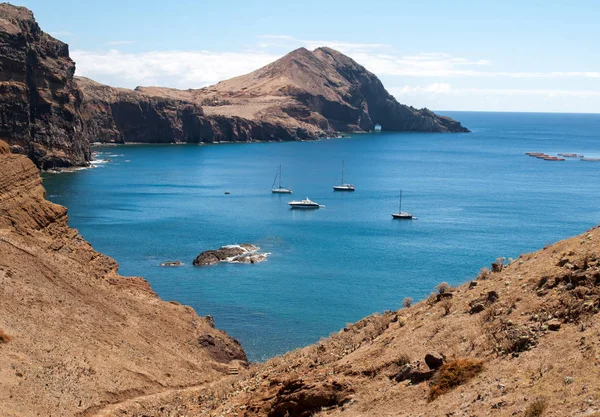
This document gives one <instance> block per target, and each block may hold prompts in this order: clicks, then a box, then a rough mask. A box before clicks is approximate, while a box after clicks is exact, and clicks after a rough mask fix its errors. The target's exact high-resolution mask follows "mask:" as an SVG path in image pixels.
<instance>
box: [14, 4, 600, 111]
mask: <svg viewBox="0 0 600 417" xmlns="http://www.w3.org/2000/svg"><path fill="white" fill-rule="evenodd" d="M13 3H14V4H18V5H22V6H26V7H28V8H29V9H31V10H33V12H34V14H35V16H36V19H37V21H38V23H39V24H40V26H41V27H42V29H43V30H44V31H46V32H48V33H50V34H51V35H53V36H54V37H56V38H58V39H60V40H62V41H64V42H66V43H68V44H69V47H70V51H71V56H72V58H73V59H74V60H75V62H76V64H77V74H78V75H82V76H86V77H90V78H93V79H95V80H96V81H99V82H102V83H105V84H110V85H113V86H118V87H127V88H134V87H136V86H138V85H144V86H149V85H154V86H164V87H174V88H183V89H187V88H199V87H203V86H206V85H210V84H214V83H216V82H218V81H220V80H223V79H227V78H230V77H233V76H236V75H241V74H244V73H247V72H250V71H252V70H255V69H257V68H259V67H261V66H263V65H265V64H267V63H269V62H272V61H274V60H275V59H277V58H279V57H280V56H282V55H284V54H286V53H287V52H289V51H291V50H293V49H295V48H298V47H301V46H304V47H307V48H309V49H314V48H317V47H319V46H329V47H332V48H334V49H337V50H339V51H340V52H343V53H345V54H347V55H349V56H350V57H352V58H354V59H355V60H356V61H357V62H358V63H360V64H361V65H363V66H365V67H366V68H367V69H368V70H370V71H371V72H373V73H375V74H376V75H377V76H379V78H380V79H381V80H382V82H383V83H384V85H385V87H386V88H387V90H388V91H389V92H390V93H391V94H393V95H394V96H395V97H396V99H398V101H400V102H401V103H405V104H410V105H413V106H415V107H419V108H421V107H428V108H430V109H434V110H473V111H528V112H577V113H600V53H598V51H599V49H600V43H599V40H600V24H598V16H600V0H577V1H574V0H571V1H562V0H560V1H559V0H545V1H533V0H520V1H513V0H504V1H499V0H497V1H493V0H490V1H461V0H454V1H441V0H428V1H416V0H412V1H403V0H389V1H388V0H371V1H364V0H363V1H353V0H347V1H324V0H320V1H315V0H302V1H300V2H285V1H264V0H254V1H247V0H246V1H238V0H220V1H214V0H213V1H201V0H195V1H193V0H171V1H165V0H162V1H154V0H103V1H87V0H86V1H83V0H23V1H22V2H19V1H14V2H13Z"/></svg>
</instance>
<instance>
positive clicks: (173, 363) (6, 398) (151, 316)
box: [0, 141, 246, 417]
mask: <svg viewBox="0 0 600 417" xmlns="http://www.w3.org/2000/svg"><path fill="white" fill-rule="evenodd" d="M44 195H45V191H44V189H43V187H42V185H41V179H40V176H39V173H38V170H37V168H36V167H35V165H34V164H33V163H32V162H31V160H29V159H28V158H27V157H25V156H23V155H14V154H11V153H9V150H8V145H7V144H6V143H4V142H2V141H0V415H1V416H3V417H9V416H36V415H40V416H75V415H77V416H86V415H92V414H93V413H95V412H96V411H97V410H99V409H100V408H102V407H104V406H105V405H107V404H109V403H114V402H119V401H123V400H126V399H128V398H131V397H135V396H139V395H144V394H150V393H153V392H158V391H164V390H166V389H169V388H177V387H185V386H195V385H200V384H203V383H205V382H209V381H213V380H215V379H219V378H221V377H222V376H223V375H226V374H228V373H229V367H231V366H235V367H237V366H238V363H240V362H245V360H246V357H245V354H244V352H243V350H242V348H241V347H240V345H239V344H238V343H237V342H236V341H235V340H233V339H231V338H230V337H228V336H227V335H226V334H225V333H223V332H221V331H219V330H216V329H214V328H213V327H212V321H211V320H207V319H205V318H201V317H199V316H197V315H196V313H195V312H194V311H193V310H192V309H191V308H190V307H186V306H181V305H179V304H177V303H169V302H165V301H161V300H160V299H159V298H158V297H156V295H155V294H154V293H153V292H152V290H151V288H150V286H149V285H148V283H147V282H146V281H145V280H143V279H142V278H135V277H130V278H128V277H122V276H120V275H119V274H118V273H117V268H118V265H117V263H116V262H115V261H114V260H112V259H110V258H108V257H106V256H104V255H102V254H99V253H98V252H96V251H94V250H93V249H92V247H91V246H90V245H89V244H88V243H87V242H86V241H85V240H83V238H82V237H81V236H80V235H79V234H78V233H77V230H74V229H71V228H69V227H68V226H67V210H66V209H65V208H64V207H62V206H58V205H55V204H52V203H50V202H48V201H46V200H45V199H44Z"/></svg>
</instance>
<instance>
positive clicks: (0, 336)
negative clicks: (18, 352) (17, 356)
mask: <svg viewBox="0 0 600 417" xmlns="http://www.w3.org/2000/svg"><path fill="white" fill-rule="evenodd" d="M10 339H12V338H11V337H10V336H9V335H7V334H6V333H4V332H3V331H2V330H0V344H2V343H8V342H9V341H10Z"/></svg>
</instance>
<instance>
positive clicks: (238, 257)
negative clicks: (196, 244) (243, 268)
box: [193, 243, 268, 266]
mask: <svg viewBox="0 0 600 417" xmlns="http://www.w3.org/2000/svg"><path fill="white" fill-rule="evenodd" d="M259 250H260V248H259V247H258V246H255V245H252V244H250V243H242V244H241V245H227V246H221V247H220V248H219V249H213V250H207V251H204V252H202V253H200V254H199V255H198V256H197V257H196V259H194V261H193V265H194V266H208V265H216V264H218V263H221V262H229V263H242V264H256V263H259V262H263V261H265V260H266V259H267V255H268V253H265V252H259Z"/></svg>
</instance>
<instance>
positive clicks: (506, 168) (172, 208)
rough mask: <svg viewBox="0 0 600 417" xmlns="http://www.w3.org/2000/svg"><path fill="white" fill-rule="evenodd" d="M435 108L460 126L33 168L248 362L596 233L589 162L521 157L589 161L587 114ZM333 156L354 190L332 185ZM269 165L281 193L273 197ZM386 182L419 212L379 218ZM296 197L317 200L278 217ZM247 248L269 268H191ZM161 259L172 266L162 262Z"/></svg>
mask: <svg viewBox="0 0 600 417" xmlns="http://www.w3.org/2000/svg"><path fill="white" fill-rule="evenodd" d="M441 113H442V114H446V115H448V116H451V117H453V118H455V119H457V120H460V121H461V122H462V123H463V125H465V126H467V127H468V128H470V129H471V130H472V131H473V132H472V133H468V134H429V133H388V132H381V133H370V134H354V135H350V136H349V137H346V138H339V139H327V140H321V141H315V142H288V143H254V144H219V145H125V146H105V147H99V148H97V149H96V151H97V152H98V154H97V158H98V159H109V160H110V161H109V162H106V163H98V164H96V168H95V169H88V170H82V171H76V172H72V173H61V174H50V173H47V174H44V185H45V187H46V189H47V192H48V198H49V199H50V200H52V201H54V202H56V203H59V204H63V205H65V206H67V207H68V209H69V216H70V224H71V226H73V227H76V228H78V229H79V231H80V232H81V234H82V235H83V236H84V237H85V238H86V239H87V240H88V241H89V242H91V244H92V245H93V246H94V247H95V248H96V249H97V250H98V251H101V252H103V253H105V254H107V255H109V256H111V257H113V258H115V259H116V260H117V261H118V262H119V264H120V273H121V274H123V275H127V276H130V275H131V276H142V277H144V278H146V279H147V280H148V281H149V282H150V284H151V285H152V287H153V289H154V290H155V291H156V292H157V293H158V294H159V296H160V297H161V298H163V299H165V300H174V301H178V302H180V303H182V304H187V305H190V306H192V307H193V308H194V309H195V310H196V311H197V312H198V313H199V314H201V315H206V314H210V315H212V316H213V317H214V319H215V323H216V325H217V327H218V328H220V329H223V330H225V331H227V332H228V333H229V334H230V335H232V336H233V337H235V338H237V339H238V340H239V341H240V342H241V343H242V345H243V347H244V349H245V350H246V352H247V353H248V357H249V359H250V360H252V361H263V360H266V359H268V358H269V357H272V356H274V355H277V354H280V353H283V352H286V351H289V350H292V349H294V348H297V347H301V346H305V345H307V344H310V343H313V342H316V341H318V340H319V339H320V338H322V337H326V336H328V335H329V334H331V333H332V332H336V331H338V330H339V329H341V328H342V327H344V326H345V325H346V323H349V322H354V321H357V320H359V319H361V318H363V317H365V316H367V315H369V314H372V313H375V312H380V311H384V310H395V309H398V308H400V307H401V303H402V300H403V299H404V298H405V297H411V298H413V299H414V300H415V301H416V300H419V299H422V298H424V297H426V296H427V295H428V294H429V293H430V292H431V291H432V290H433V288H434V286H435V285H437V284H438V283H440V282H444V281H445V282H448V283H449V284H451V285H458V284H461V283H464V282H466V281H468V280H470V279H472V278H474V277H475V276H476V275H477V274H478V273H479V270H480V269H481V268H482V267H484V266H489V265H490V263H491V262H493V261H494V260H495V259H496V258H497V257H506V258H509V257H517V256H518V255H519V254H520V253H523V252H528V251H532V250H537V249H540V248H542V247H543V246H545V245H548V244H550V243H552V242H554V241H556V240H560V239H563V238H567V237H570V236H573V235H576V234H579V233H582V232H584V231H585V230H587V229H589V228H591V227H593V226H595V225H597V224H598V223H600V187H599V184H600V163H594V162H582V161H580V160H578V159H567V160H566V161H564V162H551V161H543V160H539V159H535V158H532V157H528V156H526V155H525V154H524V153H525V152H545V153H549V154H557V153H561V152H565V153H567V152H568V153H578V154H583V155H585V156H586V157H600V115H593V114H536V113H484V112H441ZM342 161H344V164H345V178H344V179H345V182H349V183H353V184H354V186H355V187H356V191H355V192H353V193H344V192H334V191H333V190H332V186H333V185H337V184H339V183H340V181H341V178H340V176H341V166H342ZM280 164H281V165H282V171H283V185H284V186H287V187H290V188H292V189H293V194H292V195H274V194H271V192H270V189H271V184H272V182H273V179H274V177H275V174H276V171H277V169H278V167H279V165H280ZM400 190H402V191H403V199H402V210H403V211H410V212H412V213H413V214H414V215H415V216H417V217H418V220H412V221H410V220H408V221H407V220H392V217H391V213H392V212H396V211H397V210H398V196H399V192H400ZM226 191H229V192H230V194H229V195H226V194H225V192H226ZM306 197H309V198H310V199H311V200H314V201H316V202H318V203H319V204H322V205H324V206H325V207H324V208H320V209H318V210H311V211H298V210H292V209H290V208H289V207H288V201H290V200H292V199H302V198H306ZM246 242H248V243H253V244H255V245H258V246H259V247H260V248H261V249H262V250H263V251H266V252H269V253H270V255H269V256H268V259H267V261H266V262H262V263H258V264H251V265H246V264H243V265H242V264H219V265H215V266H210V267H194V266H192V261H193V259H194V258H195V257H196V256H197V255H198V254H199V253H200V252H202V251H205V250H208V249H216V248H218V247H220V246H222V245H229V244H239V243H246ZM174 260H180V261H182V262H183V263H184V265H183V266H181V267H170V268H167V267H160V266H159V265H160V263H162V262H165V261H174Z"/></svg>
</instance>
